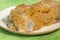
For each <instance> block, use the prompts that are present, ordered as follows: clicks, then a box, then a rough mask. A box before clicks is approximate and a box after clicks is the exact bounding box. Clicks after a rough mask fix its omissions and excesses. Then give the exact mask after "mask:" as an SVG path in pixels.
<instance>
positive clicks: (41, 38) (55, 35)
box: [0, 0, 60, 40]
mask: <svg viewBox="0 0 60 40" xmlns="http://www.w3.org/2000/svg"><path fill="white" fill-rule="evenodd" d="M38 1H39V0H0V11H1V10H3V9H5V8H7V7H10V6H14V5H19V4H33V3H36V2H38ZM57 1H59V2H60V0H57ZM0 40H60V29H59V30H57V31H55V32H52V33H49V34H45V35H37V36H28V35H19V34H15V33H11V32H8V31H6V30H3V29H1V28H0Z"/></svg>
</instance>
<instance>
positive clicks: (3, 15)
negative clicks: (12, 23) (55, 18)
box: [0, 6, 60, 35]
mask: <svg viewBox="0 0 60 40" xmlns="http://www.w3.org/2000/svg"><path fill="white" fill-rule="evenodd" d="M15 7H16V6H12V7H9V8H6V9H4V10H2V11H0V27H1V28H3V29H5V30H7V31H9V32H13V33H17V34H24V35H38V34H40V35H41V34H46V33H50V32H53V31H55V30H57V29H59V28H60V22H58V23H55V24H52V25H49V26H45V27H42V28H41V29H39V30H37V31H33V32H24V31H22V30H20V31H14V30H11V29H9V28H8V27H7V25H6V24H5V23H4V22H3V21H2V20H3V19H5V18H7V17H8V16H9V14H10V11H11V10H12V9H14V8H15Z"/></svg>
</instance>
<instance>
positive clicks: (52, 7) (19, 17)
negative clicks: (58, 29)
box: [10, 1, 59, 31]
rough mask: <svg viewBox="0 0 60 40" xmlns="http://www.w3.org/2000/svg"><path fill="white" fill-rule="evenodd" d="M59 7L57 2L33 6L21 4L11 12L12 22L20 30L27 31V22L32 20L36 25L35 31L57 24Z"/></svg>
mask: <svg viewBox="0 0 60 40" xmlns="http://www.w3.org/2000/svg"><path fill="white" fill-rule="evenodd" d="M58 9H59V5H58V3H57V2H54V1H53V2H52V1H46V2H45V1H41V2H39V3H36V4H33V5H24V4H21V5H19V6H17V7H16V8H15V9H13V10H12V11H11V14H10V20H12V21H13V22H14V24H15V26H17V27H18V28H20V29H23V30H25V31H27V30H26V27H25V26H26V24H25V23H26V22H27V21H29V20H32V21H33V23H34V27H33V29H32V30H33V31H35V30H38V29H40V28H42V27H43V26H48V25H51V24H53V23H56V22H57V20H56V18H57V16H58V15H59V10H58Z"/></svg>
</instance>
